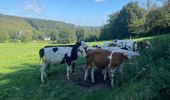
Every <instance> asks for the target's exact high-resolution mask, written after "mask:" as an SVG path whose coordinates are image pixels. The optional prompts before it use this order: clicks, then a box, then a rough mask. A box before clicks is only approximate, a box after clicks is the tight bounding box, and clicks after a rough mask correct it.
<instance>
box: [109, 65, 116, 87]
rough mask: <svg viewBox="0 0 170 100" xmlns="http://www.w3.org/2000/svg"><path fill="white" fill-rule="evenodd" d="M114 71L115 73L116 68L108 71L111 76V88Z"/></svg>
mask: <svg viewBox="0 0 170 100" xmlns="http://www.w3.org/2000/svg"><path fill="white" fill-rule="evenodd" d="M115 71H116V68H114V69H110V74H111V86H112V87H113V86H114V80H113V78H114V75H115Z"/></svg>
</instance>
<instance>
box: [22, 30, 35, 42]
mask: <svg viewBox="0 0 170 100" xmlns="http://www.w3.org/2000/svg"><path fill="white" fill-rule="evenodd" d="M20 40H21V41H22V42H28V41H31V40H32V31H24V32H23V33H22V34H21V37H20Z"/></svg>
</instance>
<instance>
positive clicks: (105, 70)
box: [102, 68, 107, 80]
mask: <svg viewBox="0 0 170 100" xmlns="http://www.w3.org/2000/svg"><path fill="white" fill-rule="evenodd" d="M102 72H103V76H104V80H106V74H107V68H105V69H103V70H102Z"/></svg>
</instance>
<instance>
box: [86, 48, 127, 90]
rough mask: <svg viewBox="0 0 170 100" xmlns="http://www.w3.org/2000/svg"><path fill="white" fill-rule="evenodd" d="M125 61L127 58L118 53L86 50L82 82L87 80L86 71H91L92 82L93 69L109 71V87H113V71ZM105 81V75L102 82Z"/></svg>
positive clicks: (92, 78)
mask: <svg viewBox="0 0 170 100" xmlns="http://www.w3.org/2000/svg"><path fill="white" fill-rule="evenodd" d="M126 60H128V57H127V56H126V55H124V54H123V53H120V52H113V51H108V50H104V49H96V50H88V51H87V57H86V69H85V75H84V80H86V79H87V76H88V69H91V80H92V82H94V70H95V67H97V68H98V69H102V70H109V71H110V76H111V77H110V78H111V86H112V87H113V85H114V81H113V77H114V74H115V71H116V69H117V68H118V67H119V66H120V65H121V64H122V63H123V62H124V61H126ZM105 79H106V74H104V80H105Z"/></svg>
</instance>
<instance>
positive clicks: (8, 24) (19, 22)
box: [0, 14, 100, 43]
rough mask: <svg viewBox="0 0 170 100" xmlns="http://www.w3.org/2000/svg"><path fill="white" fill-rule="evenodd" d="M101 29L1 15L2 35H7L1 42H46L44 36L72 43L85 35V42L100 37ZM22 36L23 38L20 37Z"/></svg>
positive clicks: (0, 27) (58, 41) (59, 41)
mask: <svg viewBox="0 0 170 100" xmlns="http://www.w3.org/2000/svg"><path fill="white" fill-rule="evenodd" d="M79 29H80V30H83V31H79ZM99 29H100V27H95V26H88V27H87V26H77V27H76V26H75V25H74V24H70V23H65V22H62V21H55V20H44V19H37V18H25V17H17V16H9V15H3V14H0V30H1V32H0V35H1V36H4V35H2V34H4V32H6V33H5V35H7V36H6V38H1V39H0V40H1V42H3V41H5V40H9V41H17V40H22V38H21V37H23V38H24V40H23V41H25V40H26V41H28V40H44V36H50V37H51V40H52V41H56V42H57V43H70V42H75V41H76V40H77V35H78V34H83V40H87V41H92V40H96V39H97V38H98V37H99ZM77 30H78V31H77ZM21 34H23V36H21V37H20V36H19V35H21ZM25 34H26V35H25ZM27 38H28V39H27Z"/></svg>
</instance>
